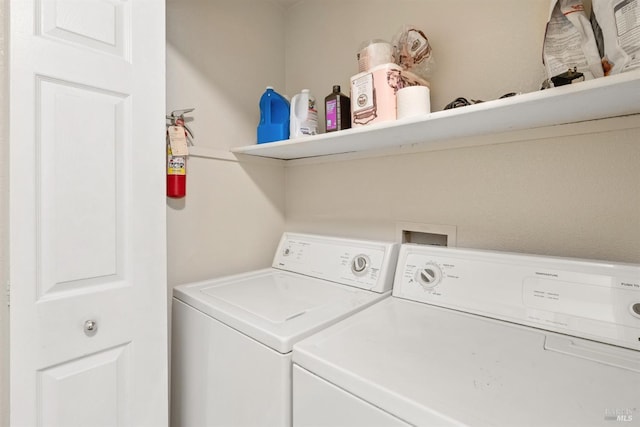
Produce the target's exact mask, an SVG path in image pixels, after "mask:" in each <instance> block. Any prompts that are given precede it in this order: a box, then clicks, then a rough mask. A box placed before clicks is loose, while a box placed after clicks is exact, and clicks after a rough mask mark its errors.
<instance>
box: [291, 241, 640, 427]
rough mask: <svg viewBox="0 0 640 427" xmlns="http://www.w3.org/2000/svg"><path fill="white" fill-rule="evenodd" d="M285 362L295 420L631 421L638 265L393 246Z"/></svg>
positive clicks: (639, 316)
mask: <svg viewBox="0 0 640 427" xmlns="http://www.w3.org/2000/svg"><path fill="white" fill-rule="evenodd" d="M293 361H294V374H293V377H294V383H293V384H294V385H293V388H294V411H293V424H294V426H352V427H354V426H367V427H372V426H406V425H416V426H445V425H470V426H536V427H537V426H545V427H546V426H562V427H567V426H580V427H584V426H608V427H611V426H616V425H620V426H623V425H624V426H627V425H628V426H632V425H640V266H639V265H629V264H615V263H609V262H593V261H585V260H575V259H562V258H550V257H539V256H527V255H517V254H508V253H496V252H484V251H473V250H462V249H451V248H435V247H425V246H422V247H419V246H414V245H403V247H402V248H401V250H400V255H399V260H398V267H397V269H396V276H395V280H394V287H393V296H392V297H391V298H388V299H386V300H384V301H382V302H380V303H379V304H376V305H374V306H372V307H370V308H368V309H366V310H364V311H362V312H360V313H357V314H356V315H354V316H352V317H350V318H348V319H346V320H345V321H343V322H340V323H338V324H336V325H333V326H332V327H330V328H327V329H325V330H323V331H321V332H319V333H318V334H316V335H314V336H312V337H310V338H307V339H305V340H303V341H301V342H299V343H297V344H296V345H295V346H294V351H293Z"/></svg>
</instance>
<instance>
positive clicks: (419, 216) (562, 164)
mask: <svg viewBox="0 0 640 427" xmlns="http://www.w3.org/2000/svg"><path fill="white" fill-rule="evenodd" d="M633 120H635V126H636V128H635V129H632V130H620V131H607V132H604V133H595V134H592V135H575V136H564V137H550V138H544V139H533V140H528V141H521V142H514V143H509V144H500V145H489V146H481V147H472V148H463V149H457V150H444V151H432V152H423V153H412V154H406V155H391V156H385V157H378V158H370V159H361V160H346V161H335V162H332V163H326V162H325V163H315V164H314V163H309V162H298V163H297V164H296V163H293V164H291V165H289V166H288V167H287V210H286V211H287V225H288V227H290V228H292V229H296V230H297V229H302V230H307V231H318V232H328V231H334V230H338V231H339V232H340V233H342V234H349V235H363V236H364V235H367V234H368V235H372V236H375V237H377V238H382V239H394V238H395V230H396V228H395V227H396V223H398V222H414V223H426V224H445V225H453V226H456V227H457V246H460V247H470V248H482V249H494V250H506V251H515V252H526V253H537V254H548V255H557V256H570V257H582V258H595V259H605V260H612V261H625V262H640V169H639V168H638V164H640V144H639V143H638V141H639V140H640V119H638V118H637V117H636V118H634V119H633ZM622 121H624V122H626V123H624V125H625V127H626V126H628V125H630V124H631V123H629V122H631V120H630V119H625V120H622ZM614 124H617V121H616V122H615V123H611V125H614Z"/></svg>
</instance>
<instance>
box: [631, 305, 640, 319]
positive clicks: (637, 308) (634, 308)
mask: <svg viewBox="0 0 640 427" xmlns="http://www.w3.org/2000/svg"><path fill="white" fill-rule="evenodd" d="M631 314H633V315H634V316H636V317H638V318H640V302H636V303H634V304H631Z"/></svg>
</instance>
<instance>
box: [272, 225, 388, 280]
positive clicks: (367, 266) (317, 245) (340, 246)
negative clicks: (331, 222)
mask: <svg viewBox="0 0 640 427" xmlns="http://www.w3.org/2000/svg"><path fill="white" fill-rule="evenodd" d="M398 249H399V245H398V244H397V243H390V242H379V241H369V240H355V239H344V238H338V237H327V236H318V235H311V234H297V233H284V234H283V236H282V238H281V239H280V244H279V245H278V249H277V250H276V254H275V257H274V259H273V265H272V266H273V267H274V268H278V269H280V270H286V271H291V272H294V273H300V274H304V275H306V276H311V277H316V278H318V279H323V280H329V281H332V282H336V283H340V284H343V285H349V286H356V287H358V288H361V289H367V290H371V291H375V292H388V291H390V290H391V286H392V283H393V276H394V272H395V267H396V262H397V259H398Z"/></svg>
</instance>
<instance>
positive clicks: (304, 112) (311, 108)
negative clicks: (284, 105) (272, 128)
mask: <svg viewBox="0 0 640 427" xmlns="http://www.w3.org/2000/svg"><path fill="white" fill-rule="evenodd" d="M317 133H318V110H317V109H316V99H315V97H314V96H313V95H311V93H310V92H309V89H302V92H300V93H298V94H296V95H295V96H294V97H293V99H292V100H291V116H290V120H289V138H291V139H293V138H298V137H301V136H308V135H316V134H317Z"/></svg>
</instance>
